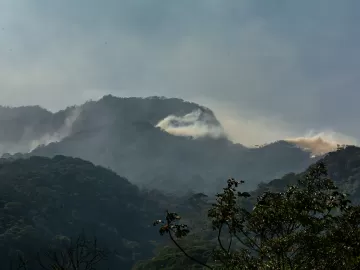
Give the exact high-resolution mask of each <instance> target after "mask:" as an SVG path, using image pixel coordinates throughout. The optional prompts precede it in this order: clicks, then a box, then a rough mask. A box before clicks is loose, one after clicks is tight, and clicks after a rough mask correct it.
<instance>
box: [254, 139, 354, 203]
mask: <svg viewBox="0 0 360 270" xmlns="http://www.w3.org/2000/svg"><path fill="white" fill-rule="evenodd" d="M321 160H322V161H323V162H324V163H325V164H326V166H327V169H328V173H329V177H330V178H331V179H333V180H334V182H335V183H336V185H337V186H338V187H339V188H340V189H341V190H342V191H343V192H346V193H347V194H349V195H350V197H351V199H352V200H353V201H354V202H356V203H360V148H359V147H356V146H347V147H345V148H344V149H341V150H337V151H334V152H330V153H328V154H327V155H325V157H324V158H322V159H321ZM299 176H301V174H295V173H289V174H287V175H285V176H283V177H282V178H278V179H274V180H272V181H270V182H269V183H266V184H261V185H260V187H259V188H258V189H257V190H255V191H254V192H255V193H254V194H259V193H261V192H262V191H264V190H265V189H270V190H283V189H284V188H285V187H286V186H287V185H291V184H294V183H295V182H296V181H297V179H298V177H299Z"/></svg>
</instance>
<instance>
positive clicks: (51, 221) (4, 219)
mask: <svg viewBox="0 0 360 270" xmlns="http://www.w3.org/2000/svg"><path fill="white" fill-rule="evenodd" d="M152 197H153V198H152V199H153V200H155V201H154V202H149V199H150V195H147V194H144V193H142V192H140V191H139V189H138V188H137V187H136V186H134V185H132V184H130V183H129V182H128V181H127V180H126V179H125V178H122V177H120V176H118V175H117V174H115V173H114V172H112V171H110V170H107V169H104V168H102V167H98V166H94V165H93V164H92V163H90V162H87V161H83V160H81V159H78V158H69V157H64V156H56V157H54V158H52V159H50V158H44V157H31V158H29V159H18V160H14V161H10V160H1V161H0V265H1V266H3V265H8V262H9V259H10V258H12V259H17V255H16V254H18V253H21V254H24V256H25V258H26V259H27V260H29V263H30V266H31V265H32V261H33V260H35V258H36V254H37V252H38V251H39V250H41V249H43V248H47V247H48V246H49V245H57V244H59V243H66V242H67V239H72V238H73V237H76V236H77V234H78V233H79V232H80V231H82V230H84V231H85V232H86V233H87V234H90V235H96V236H97V237H98V239H99V245H101V246H104V247H107V248H109V249H110V250H116V255H114V256H113V257H112V258H111V260H109V265H110V266H112V267H114V268H121V269H129V268H130V267H131V266H132V265H133V263H134V262H135V260H136V259H142V258H147V257H148V256H150V254H151V250H152V245H151V244H150V243H149V241H150V240H157V238H156V237H154V236H153V234H152V233H151V231H150V228H148V227H149V226H148V224H149V223H150V222H151V220H152V218H151V217H150V216H153V215H154V214H155V215H156V213H157V209H158V205H157V203H156V200H157V197H154V196H152ZM164 200H165V199H164ZM11 254H13V255H14V254H15V255H14V256H15V258H13V257H14V256H13V255H11ZM134 254H136V256H134ZM0 268H1V269H3V267H0ZM31 269H34V268H29V270H31ZM35 269H38V268H35Z"/></svg>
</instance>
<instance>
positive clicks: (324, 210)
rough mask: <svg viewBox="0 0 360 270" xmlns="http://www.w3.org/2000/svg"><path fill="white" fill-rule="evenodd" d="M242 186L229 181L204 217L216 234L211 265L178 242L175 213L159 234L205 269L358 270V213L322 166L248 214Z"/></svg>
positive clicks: (261, 201)
mask: <svg viewBox="0 0 360 270" xmlns="http://www.w3.org/2000/svg"><path fill="white" fill-rule="evenodd" d="M240 184H242V181H240V182H237V181H235V180H234V179H229V180H228V183H227V187H225V188H224V189H223V192H222V193H220V194H218V195H217V199H216V202H215V203H214V204H213V205H212V207H211V209H210V210H209V212H208V217H209V219H210V220H211V222H212V226H213V229H214V230H215V231H216V232H217V234H218V235H217V242H218V246H217V248H216V249H215V250H214V251H213V252H212V257H213V259H214V261H213V263H209V262H204V261H199V260H198V259H196V258H194V257H192V256H191V255H190V254H188V253H187V251H186V250H185V249H184V248H183V247H182V246H181V245H180V244H179V243H178V242H177V241H178V240H179V239H182V238H183V237H185V236H186V235H188V234H189V230H188V228H187V227H186V226H185V225H183V224H181V223H179V219H180V217H179V216H178V215H177V214H175V213H169V212H168V213H167V216H166V220H165V222H164V223H163V224H162V226H161V228H160V234H167V235H169V237H170V239H171V241H172V242H173V243H174V244H175V246H177V247H178V248H179V249H180V251H182V252H183V253H184V254H185V256H187V257H188V258H190V259H192V260H193V261H194V262H195V263H197V264H199V265H201V266H202V267H203V268H208V269H340V268H343V269H358V267H360V264H359V256H360V242H359V240H360V228H359V225H360V208H359V206H354V205H352V204H351V202H350V200H349V199H348V198H347V196H346V194H343V193H342V192H340V191H339V190H338V188H337V187H336V186H335V184H334V182H333V181H332V180H331V179H330V178H329V177H328V175H327V170H326V167H325V165H324V163H322V162H318V163H316V164H315V165H313V166H311V167H310V168H309V169H308V170H307V171H306V173H304V174H302V175H301V177H299V178H298V182H297V184H295V185H290V186H288V187H287V188H286V189H285V190H284V191H283V192H280V191H266V192H264V193H263V194H261V195H260V196H258V198H257V201H256V203H255V204H254V207H253V209H252V210H248V209H245V208H244V207H243V205H244V204H243V203H241V202H243V201H244V200H246V199H247V198H249V196H250V194H249V193H246V192H239V191H237V188H238V186H239V185H240ZM159 223H161V222H156V223H155V225H156V224H159ZM183 229H184V232H182V230H183ZM179 231H180V232H179ZM225 235H226V236H227V237H225Z"/></svg>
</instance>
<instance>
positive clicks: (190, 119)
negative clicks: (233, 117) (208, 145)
mask: <svg viewBox="0 0 360 270" xmlns="http://www.w3.org/2000/svg"><path fill="white" fill-rule="evenodd" d="M213 121H214V118H213V116H210V115H208V114H206V113H204V112H202V111H200V110H196V111H193V112H191V113H188V114H186V115H184V116H175V115H169V116H167V117H166V118H164V119H163V120H161V121H160V122H159V123H158V124H157V125H156V127H158V128H160V129H162V130H163V131H165V132H167V133H169V134H172V135H175V136H184V137H193V138H195V139H196V138H201V137H211V138H215V139H217V138H221V137H225V136H226V135H225V132H224V129H223V128H222V127H221V125H219V124H218V123H214V122H213Z"/></svg>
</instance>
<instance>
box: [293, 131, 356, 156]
mask: <svg viewBox="0 0 360 270" xmlns="http://www.w3.org/2000/svg"><path fill="white" fill-rule="evenodd" d="M286 141H288V142H291V143H294V144H296V145H297V146H299V147H301V148H303V149H305V150H307V151H309V152H311V153H312V154H313V155H314V156H317V155H323V154H326V153H329V152H331V151H335V150H336V149H337V147H338V145H357V141H356V139H354V138H351V137H348V136H346V135H343V134H341V133H336V132H333V131H327V132H320V133H317V134H315V133H314V132H310V133H309V134H308V135H306V136H303V137H297V138H289V139H286Z"/></svg>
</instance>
